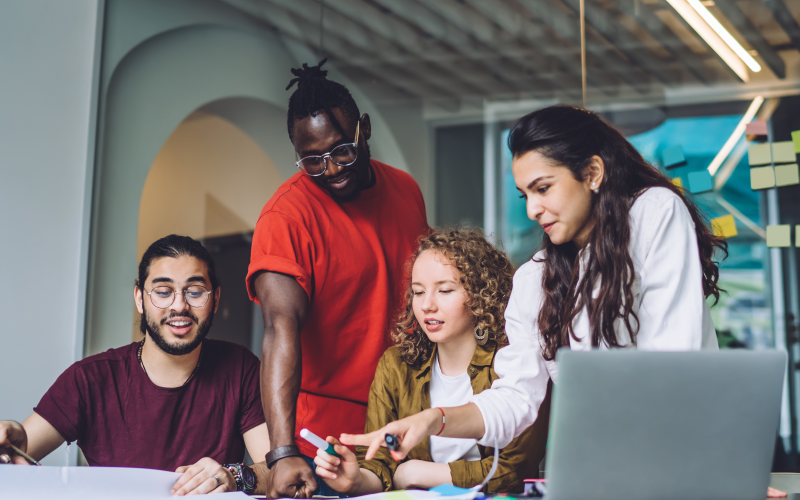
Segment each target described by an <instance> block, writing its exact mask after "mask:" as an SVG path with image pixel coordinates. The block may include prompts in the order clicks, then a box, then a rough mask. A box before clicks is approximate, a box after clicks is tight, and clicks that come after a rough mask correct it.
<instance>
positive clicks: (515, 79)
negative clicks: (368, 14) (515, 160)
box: [370, 0, 557, 92]
mask: <svg viewBox="0 0 800 500" xmlns="http://www.w3.org/2000/svg"><path fill="white" fill-rule="evenodd" d="M370 1H371V2H373V3H375V4H377V5H380V6H381V7H383V8H385V9H386V10H387V11H388V12H390V13H391V15H394V16H397V17H398V18H400V19H402V20H403V21H404V22H406V23H408V24H409V25H412V26H414V27H416V28H417V29H419V30H421V31H422V32H423V33H426V34H428V35H429V36H430V37H431V38H434V39H436V40H438V41H440V42H441V43H443V44H446V45H447V46H449V47H451V48H452V49H453V50H455V51H457V52H458V53H460V54H461V55H462V56H463V58H464V65H463V67H462V70H463V71H484V72H486V73H488V74H489V75H491V76H492V78H494V79H495V80H497V81H498V82H509V83H510V84H511V85H513V86H514V88H515V89H516V90H517V92H525V91H529V90H530V89H529V85H528V84H526V82H532V83H535V84H536V85H537V86H539V87H540V88H544V89H545V90H548V91H552V90H554V89H557V87H554V85H553V84H552V83H551V82H548V81H545V80H542V78H541V77H538V76H537V75H530V74H526V73H525V72H524V71H523V70H521V69H520V68H517V67H516V66H515V65H513V64H512V65H509V64H507V63H502V59H503V58H506V59H511V57H510V56H511V54H510V53H511V52H513V53H515V54H519V50H516V49H511V50H509V48H507V47H503V48H501V49H500V50H497V48H495V47H490V46H487V44H485V43H484V40H482V38H484V37H480V36H475V34H474V32H471V31H470V30H464V29H462V28H463V27H462V26H459V25H458V24H457V23H454V22H453V19H448V18H446V17H443V16H439V15H437V14H435V13H434V12H432V11H431V10H430V9H429V8H428V7H427V6H426V5H425V4H424V3H423V2H420V1H408V2H407V3H406V4H404V5H403V8H402V9H397V4H396V2H394V1H392V0H370ZM395 9H396V10H395ZM484 23H485V20H484ZM482 28H485V25H484V24H483V23H478V25H477V26H476V27H475V29H477V30H480V29H482ZM478 55H482V56H483V57H480V58H476V56H478ZM493 59H496V60H500V61H501V64H498V62H496V61H494V60H493ZM478 61H480V63H478Z"/></svg>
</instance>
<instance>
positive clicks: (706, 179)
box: [689, 170, 714, 194]
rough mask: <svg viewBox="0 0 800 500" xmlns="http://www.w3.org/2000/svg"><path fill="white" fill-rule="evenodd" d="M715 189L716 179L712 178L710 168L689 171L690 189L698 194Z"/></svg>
mask: <svg viewBox="0 0 800 500" xmlns="http://www.w3.org/2000/svg"><path fill="white" fill-rule="evenodd" d="M713 190H714V181H713V180H712V179H711V174H709V173H708V170H698V171H697V172H689V191H691V192H692V193H694V194H697V193H705V192H707V191H713Z"/></svg>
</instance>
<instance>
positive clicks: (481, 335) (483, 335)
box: [475, 326, 489, 345]
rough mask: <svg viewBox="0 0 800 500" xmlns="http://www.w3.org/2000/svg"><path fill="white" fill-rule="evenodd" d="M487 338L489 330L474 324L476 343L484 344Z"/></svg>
mask: <svg viewBox="0 0 800 500" xmlns="http://www.w3.org/2000/svg"><path fill="white" fill-rule="evenodd" d="M488 340H489V331H488V330H485V329H484V330H482V329H480V328H478V327H477V326H476V327H475V341H476V342H478V345H486V342H488Z"/></svg>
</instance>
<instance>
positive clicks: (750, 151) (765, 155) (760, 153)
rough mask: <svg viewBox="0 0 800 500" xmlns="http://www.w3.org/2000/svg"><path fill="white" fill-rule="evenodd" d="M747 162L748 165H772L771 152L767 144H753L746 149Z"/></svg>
mask: <svg viewBox="0 0 800 500" xmlns="http://www.w3.org/2000/svg"><path fill="white" fill-rule="evenodd" d="M747 160H748V161H749V162H750V165H766V164H767V163H772V151H771V150H770V147H769V143H766V144H753V145H752V146H750V147H748V148H747Z"/></svg>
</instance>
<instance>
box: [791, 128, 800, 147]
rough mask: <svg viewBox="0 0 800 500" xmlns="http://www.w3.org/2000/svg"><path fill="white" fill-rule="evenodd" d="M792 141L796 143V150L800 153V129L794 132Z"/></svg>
mask: <svg viewBox="0 0 800 500" xmlns="http://www.w3.org/2000/svg"><path fill="white" fill-rule="evenodd" d="M792 142H793V143H794V152H795V153H800V130H795V131H794V132H792Z"/></svg>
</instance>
